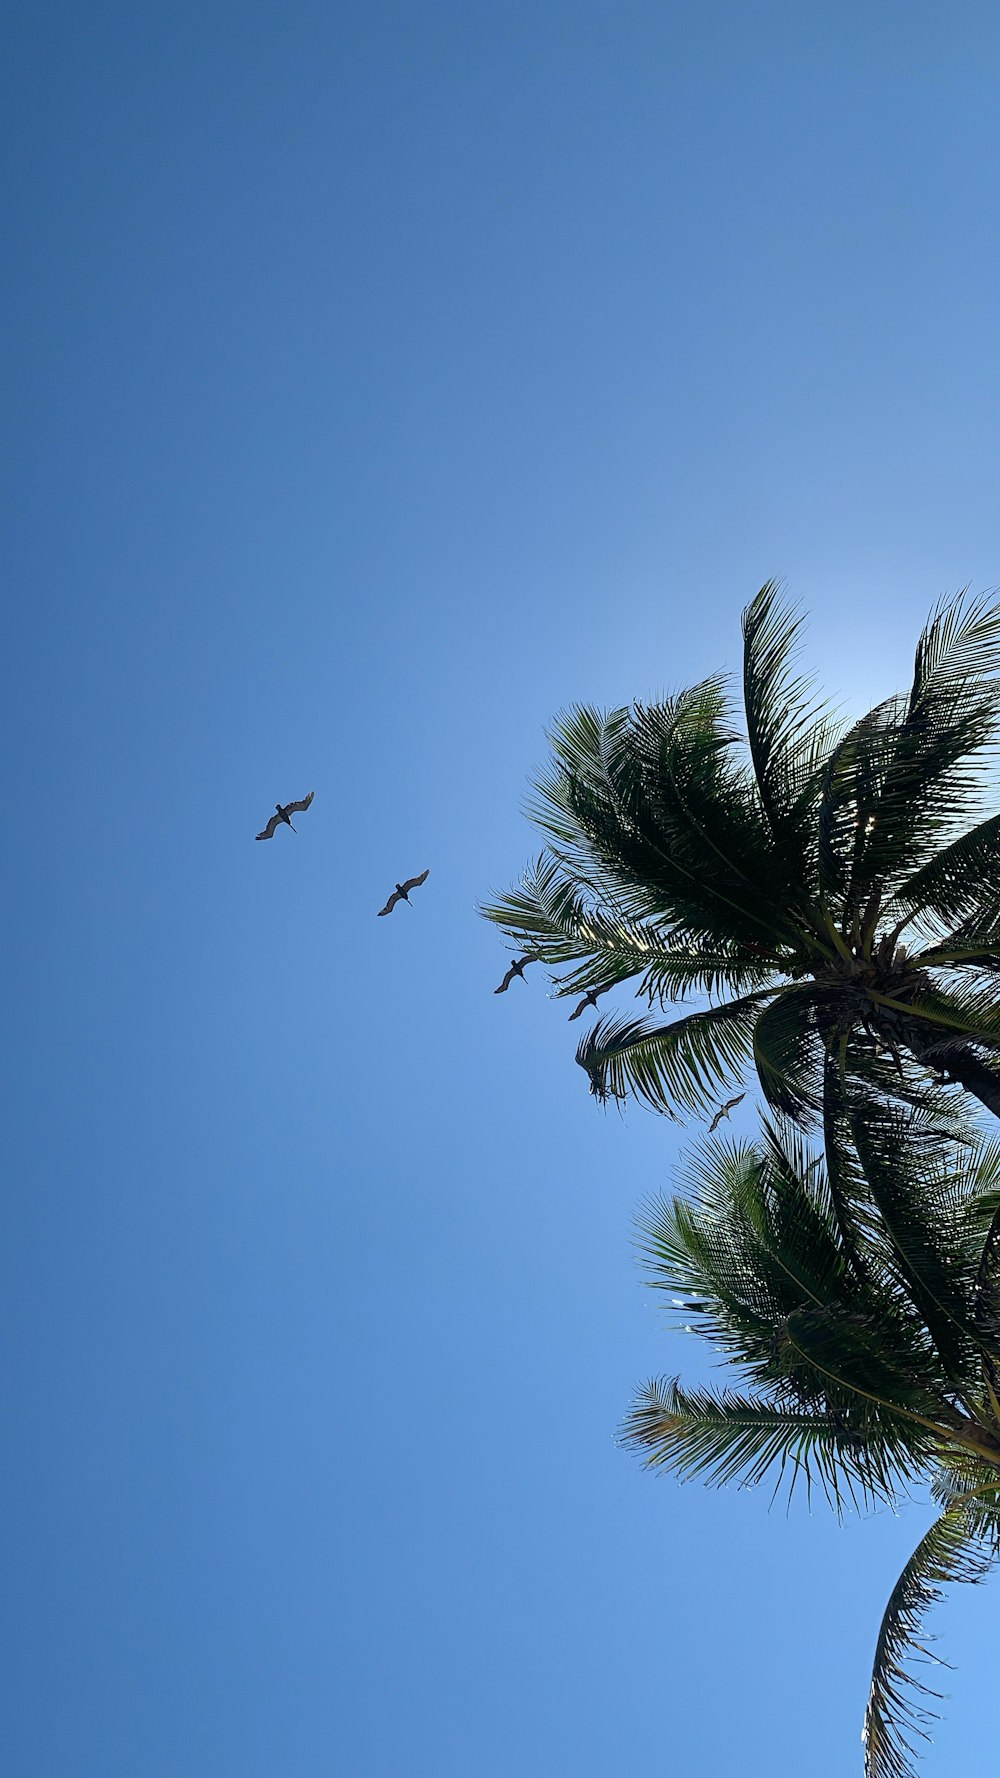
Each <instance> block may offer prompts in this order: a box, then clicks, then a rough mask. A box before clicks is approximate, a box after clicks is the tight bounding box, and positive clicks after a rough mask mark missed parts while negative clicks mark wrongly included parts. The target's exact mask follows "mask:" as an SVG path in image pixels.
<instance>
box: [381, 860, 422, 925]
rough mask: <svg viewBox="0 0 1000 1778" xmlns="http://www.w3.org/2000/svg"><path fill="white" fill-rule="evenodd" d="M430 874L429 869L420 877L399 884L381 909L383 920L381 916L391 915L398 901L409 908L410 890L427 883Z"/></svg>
mask: <svg viewBox="0 0 1000 1778" xmlns="http://www.w3.org/2000/svg"><path fill="white" fill-rule="evenodd" d="M430 874H431V873H430V869H429V868H428V869H427V870H425V871H422V872H421V874H420V876H419V877H407V879H406V882H405V883H397V884H396V887H395V889H394V890H393V892H392V894H391V895H390V897H389V899H388V901H387V902H386V904H385V907H384V908H379V917H380V918H381V916H382V915H383V914H391V913H392V910H393V908H394V907H395V905H396V903H397V901H405V902H406V904H407V906H409V904H410V890H411V889H419V887H420V885H421V883H426V881H427V879H428V877H429V876H430Z"/></svg>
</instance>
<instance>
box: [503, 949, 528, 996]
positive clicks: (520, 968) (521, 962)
mask: <svg viewBox="0 0 1000 1778" xmlns="http://www.w3.org/2000/svg"><path fill="white" fill-rule="evenodd" d="M537 962H538V958H537V957H532V956H531V955H530V953H529V954H528V955H526V956H524V957H515V959H514V961H513V963H512V964H511V966H510V968H509V969H508V971H507V974H506V975H505V976H504V978H503V981H502V982H501V983H500V986H499V988H494V990H493V992H494V994H506V992H507V989H508V988H509V987H510V984H511V982H512V981H513V980H514V977H515V976H516V975H519V976H520V977H521V978H522V980H523V978H524V972H525V970H526V969H527V967H528V964H529V963H537Z"/></svg>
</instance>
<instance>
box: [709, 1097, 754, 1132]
mask: <svg viewBox="0 0 1000 1778" xmlns="http://www.w3.org/2000/svg"><path fill="white" fill-rule="evenodd" d="M745 1098H746V1094H745V1093H737V1095H736V1097H735V1099H727V1100H726V1103H725V1104H724V1105H720V1106H719V1109H718V1111H717V1112H716V1114H715V1116H714V1117H713V1119H712V1121H711V1123H710V1124H709V1126H708V1133H709V1135H710V1136H711V1135H712V1133H713V1132H714V1131H715V1130H717V1129H718V1127H719V1125H720V1124H721V1122H722V1120H723V1118H724V1117H728V1116H729V1113H730V1112H731V1111H732V1109H733V1107H734V1106H735V1105H738V1104H739V1102H740V1100H741V1099H745Z"/></svg>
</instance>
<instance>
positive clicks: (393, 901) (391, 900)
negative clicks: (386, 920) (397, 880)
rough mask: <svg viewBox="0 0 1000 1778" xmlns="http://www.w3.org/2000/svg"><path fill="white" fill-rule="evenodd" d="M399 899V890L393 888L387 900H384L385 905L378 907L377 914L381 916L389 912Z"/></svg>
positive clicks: (400, 898)
mask: <svg viewBox="0 0 1000 1778" xmlns="http://www.w3.org/2000/svg"><path fill="white" fill-rule="evenodd" d="M401 900H402V897H401V895H400V893H399V890H398V889H394V890H393V892H392V894H391V895H390V897H389V899H388V901H387V902H386V904H385V907H384V908H379V916H380V917H381V915H382V914H391V913H392V910H393V908H394V907H395V905H396V903H397V901H401Z"/></svg>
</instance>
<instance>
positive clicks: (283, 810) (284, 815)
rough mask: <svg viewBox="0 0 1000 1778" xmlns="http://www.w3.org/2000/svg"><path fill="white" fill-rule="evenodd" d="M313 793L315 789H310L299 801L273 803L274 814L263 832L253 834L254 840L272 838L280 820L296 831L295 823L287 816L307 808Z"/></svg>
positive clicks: (299, 813)
mask: <svg viewBox="0 0 1000 1778" xmlns="http://www.w3.org/2000/svg"><path fill="white" fill-rule="evenodd" d="M315 795H316V792H315V790H310V792H309V795H308V796H304V797H303V798H302V801H301V802H300V803H285V804H284V805H282V804H281V803H275V805H274V814H273V815H272V816H271V819H270V821H269V822H268V824H267V826H266V827H265V829H264V831H263V833H255V834H254V839H255V840H273V838H274V836H275V834H276V833H277V831H278V829H279V827H280V826H281V823H282V822H284V823H285V826H286V827H290V828H291V830H292V832H293V833H298V831H299V830H298V828H297V827H296V826H295V823H294V822H293V821H291V820H290V819H289V817H290V816H291V815H301V813H302V811H303V809H308V807H309V804H310V803H311V802H312V799H313V797H314V796H315Z"/></svg>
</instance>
